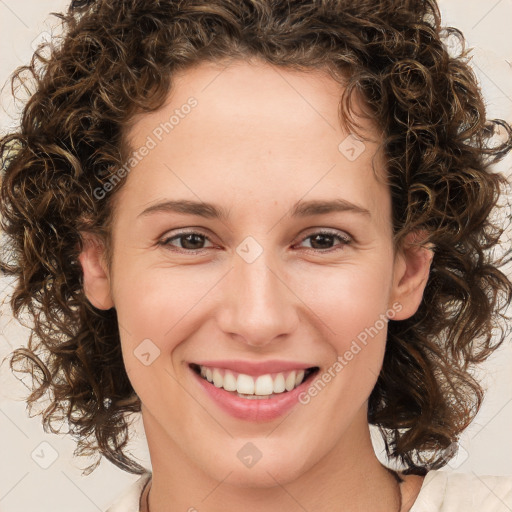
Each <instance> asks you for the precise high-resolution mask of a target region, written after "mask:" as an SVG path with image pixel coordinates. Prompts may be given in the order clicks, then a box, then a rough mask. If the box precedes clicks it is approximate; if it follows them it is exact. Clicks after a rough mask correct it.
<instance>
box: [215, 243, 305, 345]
mask: <svg viewBox="0 0 512 512" xmlns="http://www.w3.org/2000/svg"><path fill="white" fill-rule="evenodd" d="M270 252H271V251H269V250H264V251H263V252H262V253H261V254H260V256H259V257H258V258H257V259H256V260H255V261H253V262H251V263H249V262H247V261H245V260H244V259H243V258H241V257H239V256H238V254H235V255H234V258H233V268H232V269H231V271H230V272H229V273H228V275H227V276H226V278H225V279H224V283H223V295H222V297H223V300H222V303H221V305H220V308H219V317H218V324H219V327H220V329H222V331H223V332H224V333H226V335H229V336H231V337H232V338H238V339H239V341H241V342H243V343H246V344H247V345H250V346H254V347H263V346H265V345H267V344H271V343H272V342H274V341H275V340H276V339H277V338H278V337H281V338H279V339H282V338H283V337H286V335H289V334H291V333H292V332H293V331H294V330H295V329H296V327H297V325H298V322H299V316H298V308H297V307H296V306H297V303H298V302H300V301H299V299H298V298H297V296H296V295H295V294H294V293H293V290H292V289H291V287H290V284H291V283H290V282H289V281H290V280H289V279H288V278H287V277H286V274H285V273H284V272H283V271H280V270H279V268H281V267H280V265H279V264H278V263H277V262H276V260H274V259H273V258H271V255H270Z"/></svg>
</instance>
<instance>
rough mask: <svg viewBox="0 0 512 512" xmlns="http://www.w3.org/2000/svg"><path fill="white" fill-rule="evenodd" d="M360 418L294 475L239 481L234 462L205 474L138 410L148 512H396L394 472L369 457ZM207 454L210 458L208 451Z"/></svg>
mask: <svg viewBox="0 0 512 512" xmlns="http://www.w3.org/2000/svg"><path fill="white" fill-rule="evenodd" d="M360 416H361V417H358V420H356V423H357V424H353V425H351V426H350V428H349V431H348V432H346V435H345V436H344V439H343V440H340V441H339V442H338V443H337V444H336V445H335V446H334V447H333V448H332V449H331V450H329V451H328V452H327V453H326V454H325V455H324V456H323V457H322V458H321V459H320V460H318V461H317V462H316V464H313V465H312V467H310V468H307V469H304V468H299V469H298V471H297V475H298V476H296V477H292V478H289V475H280V474H279V473H278V472H275V473H272V472H271V471H266V473H267V475H266V476H267V478H266V479H265V481H262V480H258V479H256V478H254V479H249V480H245V481H244V480H240V478H237V477H236V475H235V474H234V473H235V472H236V471H237V470H238V471H240V468H241V466H240V465H237V466H234V468H233V471H227V472H225V474H224V473H222V474H215V470H214V469H213V470H212V471H211V472H210V473H208V472H207V471H205V470H204V468H203V467H200V466H199V465H197V464H196V463H195V462H194V460H192V458H191V457H189V456H188V453H187V452H186V451H185V450H184V449H182V448H181V447H180V446H179V445H178V444H176V443H175V442H174V441H173V440H172V438H171V437H170V436H169V435H168V434H167V432H165V431H164V430H163V429H161V426H160V425H159V424H158V423H157V422H156V421H155V419H154V418H153V417H152V416H151V415H150V413H149V412H148V411H147V410H144V408H143V420H144V428H145V431H146V437H147V439H148V447H149V452H150V456H151V463H152V467H153V477H152V481H151V483H150V486H148V488H147V490H150V493H149V500H148V501H149V510H150V512H169V511H171V510H190V511H194V510H201V512H212V511H217V510H223V511H224V512H234V511H239V510H244V512H259V511H261V510H267V511H269V512H295V511H296V510H297V507H299V508H303V509H305V510H315V511H317V512H331V511H332V510H333V504H339V508H340V509H343V510H344V511H347V512H363V511H367V510H382V511H386V512H398V511H399V509H400V502H401V495H400V487H399V485H398V482H397V481H396V478H395V476H394V475H393V474H392V473H391V472H390V471H389V470H387V469H386V468H385V467H384V466H382V464H381V463H380V462H379V461H378V459H377V457H376V456H375V452H374V450H373V446H372V443H371V437H370V431H369V427H368V423H367V421H366V414H364V416H363V415H360ZM239 444H240V446H242V445H243V444H244V443H243V442H241V443H239ZM163 447H164V448H163ZM301 449H303V450H307V447H301ZM190 453H193V452H190ZM212 458H213V460H214V461H215V456H214V455H213V454H212ZM212 468H214V464H213V463H212ZM210 469H211V468H210ZM246 471H247V470H246ZM249 471H252V469H251V470H249ZM211 473H213V474H211ZM287 476H288V478H287Z"/></svg>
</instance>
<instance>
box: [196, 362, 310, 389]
mask: <svg viewBox="0 0 512 512" xmlns="http://www.w3.org/2000/svg"><path fill="white" fill-rule="evenodd" d="M199 368H200V369H201V376H202V377H204V378H206V379H207V380H208V381H210V382H212V383H213V385H214V386H216V387H218V388H224V389H225V390H226V391H237V392H238V393H243V394H245V395H271V394H272V393H284V391H285V390H286V391H291V390H292V389H294V388H296V387H297V386H298V385H299V384H301V383H302V381H303V380H304V370H292V371H291V372H281V373H273V374H270V373H267V374H265V375H260V376H259V377H256V378H255V377H252V376H251V375H246V374H244V373H236V372H233V371H231V370H225V369H223V368H210V367H208V366H200V367H199Z"/></svg>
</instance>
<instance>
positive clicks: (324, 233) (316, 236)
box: [302, 230, 352, 252]
mask: <svg viewBox="0 0 512 512" xmlns="http://www.w3.org/2000/svg"><path fill="white" fill-rule="evenodd" d="M309 239H311V242H310V248H311V249H313V250H314V251H320V252H331V251H333V250H334V251H336V250H342V249H343V246H345V245H349V244H350V243H351V242H352V238H351V237H350V236H349V235H347V234H346V233H343V234H341V233H340V232H338V231H329V230H321V231H316V232H314V233H311V234H310V235H308V236H306V237H305V238H303V239H302V242H304V241H306V240H309ZM335 240H338V241H339V242H340V245H341V247H338V248H336V247H328V246H330V245H332V243H333V241H335Z"/></svg>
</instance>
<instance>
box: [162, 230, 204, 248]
mask: <svg viewBox="0 0 512 512" xmlns="http://www.w3.org/2000/svg"><path fill="white" fill-rule="evenodd" d="M204 240H209V238H208V237H207V236H206V235H205V234H204V233H200V232H197V231H185V232H182V233H179V234H177V235H174V236H172V237H167V238H164V239H163V240H160V241H159V242H158V245H162V246H165V247H167V246H172V247H176V246H175V245H173V243H172V242H174V241H179V242H178V243H179V244H180V245H181V247H177V249H179V250H180V249H181V250H182V251H183V252H196V251H200V250H202V249H203V247H200V246H201V244H204Z"/></svg>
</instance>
